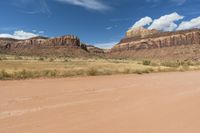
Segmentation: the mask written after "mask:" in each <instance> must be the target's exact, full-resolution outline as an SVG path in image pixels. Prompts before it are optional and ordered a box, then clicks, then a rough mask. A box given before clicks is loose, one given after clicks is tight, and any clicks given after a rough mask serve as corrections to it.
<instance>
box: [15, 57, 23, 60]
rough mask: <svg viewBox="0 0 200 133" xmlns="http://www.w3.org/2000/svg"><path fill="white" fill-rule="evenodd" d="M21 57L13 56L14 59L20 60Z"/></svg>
mask: <svg viewBox="0 0 200 133" xmlns="http://www.w3.org/2000/svg"><path fill="white" fill-rule="evenodd" d="M22 59H23V58H22V57H20V56H15V60H22Z"/></svg>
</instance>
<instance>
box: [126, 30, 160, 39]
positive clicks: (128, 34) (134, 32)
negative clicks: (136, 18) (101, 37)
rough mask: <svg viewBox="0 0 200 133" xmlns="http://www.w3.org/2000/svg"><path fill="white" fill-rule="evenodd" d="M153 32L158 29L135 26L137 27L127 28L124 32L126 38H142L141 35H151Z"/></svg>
mask: <svg viewBox="0 0 200 133" xmlns="http://www.w3.org/2000/svg"><path fill="white" fill-rule="evenodd" d="M155 33H158V31H157V30H148V29H145V28H143V27H137V28H132V29H129V30H128V31H127V32H126V38H131V37H140V38H143V37H146V36H148V35H153V34H155Z"/></svg>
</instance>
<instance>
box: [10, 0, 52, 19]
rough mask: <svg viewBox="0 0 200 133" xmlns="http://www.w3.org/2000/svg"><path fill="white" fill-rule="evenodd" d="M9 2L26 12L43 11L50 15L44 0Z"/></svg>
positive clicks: (14, 0) (16, 0)
mask: <svg viewBox="0 0 200 133" xmlns="http://www.w3.org/2000/svg"><path fill="white" fill-rule="evenodd" d="M11 1H12V2H11V4H12V5H14V6H15V7H17V8H18V9H19V11H21V12H23V13H26V14H37V13H43V14H47V15H50V14H51V11H50V10H49V7H48V5H47V3H46V0H11Z"/></svg>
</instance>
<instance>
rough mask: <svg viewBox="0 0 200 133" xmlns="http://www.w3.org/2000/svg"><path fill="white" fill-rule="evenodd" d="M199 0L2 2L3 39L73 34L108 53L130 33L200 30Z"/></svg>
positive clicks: (27, 0)
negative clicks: (149, 30) (105, 49)
mask: <svg viewBox="0 0 200 133" xmlns="http://www.w3.org/2000/svg"><path fill="white" fill-rule="evenodd" d="M199 9H200V1H199V0H1V1H0V17H1V19H0V37H11V38H16V39H26V38H30V37H34V36H38V35H40V36H47V37H56V36H63V35H68V34H73V35H76V36H78V37H79V38H80V39H81V41H82V42H84V43H87V44H93V45H96V46H98V47H103V48H108V47H111V46H112V45H114V44H116V43H117V42H119V41H120V39H121V38H123V37H124V36H125V32H126V31H127V30H129V29H132V28H136V27H140V26H143V27H145V28H148V29H157V30H160V31H176V30H185V29H192V28H200V10H199Z"/></svg>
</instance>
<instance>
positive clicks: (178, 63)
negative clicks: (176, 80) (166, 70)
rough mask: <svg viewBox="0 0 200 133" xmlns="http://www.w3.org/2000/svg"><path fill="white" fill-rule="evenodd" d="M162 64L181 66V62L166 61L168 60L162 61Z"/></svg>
mask: <svg viewBox="0 0 200 133" xmlns="http://www.w3.org/2000/svg"><path fill="white" fill-rule="evenodd" d="M161 66H165V67H179V66H180V62H170V61H166V62H162V63H161Z"/></svg>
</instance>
